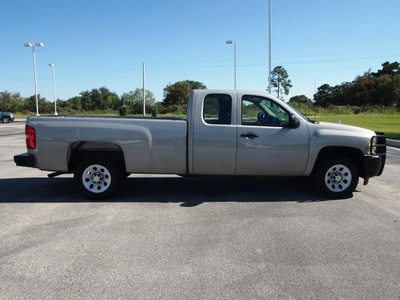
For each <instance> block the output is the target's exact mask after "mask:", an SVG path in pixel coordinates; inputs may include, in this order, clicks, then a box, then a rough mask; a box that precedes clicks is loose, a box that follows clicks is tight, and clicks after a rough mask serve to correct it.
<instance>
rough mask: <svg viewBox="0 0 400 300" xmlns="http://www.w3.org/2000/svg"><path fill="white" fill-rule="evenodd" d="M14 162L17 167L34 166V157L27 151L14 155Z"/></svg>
mask: <svg viewBox="0 0 400 300" xmlns="http://www.w3.org/2000/svg"><path fill="white" fill-rule="evenodd" d="M14 162H15V164H16V165H17V166H19V167H30V168H34V167H35V157H34V156H33V155H32V154H29V153H22V154H19V155H15V156H14Z"/></svg>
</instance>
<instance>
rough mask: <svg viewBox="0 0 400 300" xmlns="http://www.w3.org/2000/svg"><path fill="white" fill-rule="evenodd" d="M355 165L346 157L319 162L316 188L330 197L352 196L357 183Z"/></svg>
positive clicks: (357, 174)
mask: <svg viewBox="0 0 400 300" xmlns="http://www.w3.org/2000/svg"><path fill="white" fill-rule="evenodd" d="M358 177H359V172H358V168H357V165H356V164H355V163H354V162H353V161H352V160H351V159H349V158H347V157H334V158H329V159H327V160H326V161H324V162H321V163H320V164H319V166H318V167H317V172H316V184H317V188H318V189H319V190H320V191H321V192H322V193H323V194H325V195H327V196H328V197H331V198H337V199H343V198H349V197H351V196H352V194H353V192H354V190H355V189H356V187H357V185H358Z"/></svg>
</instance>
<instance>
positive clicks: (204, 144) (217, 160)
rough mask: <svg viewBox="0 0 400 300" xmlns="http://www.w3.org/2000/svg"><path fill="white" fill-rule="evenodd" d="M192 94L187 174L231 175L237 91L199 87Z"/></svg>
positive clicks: (234, 141)
mask: <svg viewBox="0 0 400 300" xmlns="http://www.w3.org/2000/svg"><path fill="white" fill-rule="evenodd" d="M194 95H195V97H196V98H195V99H191V101H192V103H191V104H192V106H191V107H189V108H188V109H189V112H190V115H188V117H189V120H190V121H189V123H190V124H189V131H190V132H189V136H190V139H189V151H190V152H191V153H189V162H188V163H189V174H196V175H234V172H235V161H236V106H237V105H236V104H237V96H236V95H237V92H235V91H207V90H204V91H203V90H198V91H197V92H196V93H195V94H194ZM193 97H194V96H193ZM190 154H191V155H190Z"/></svg>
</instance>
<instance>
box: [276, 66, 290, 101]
mask: <svg viewBox="0 0 400 300" xmlns="http://www.w3.org/2000/svg"><path fill="white" fill-rule="evenodd" d="M288 78H289V75H288V73H287V72H286V70H285V69H284V68H283V67H282V66H277V67H275V68H274V69H273V70H272V72H271V85H272V87H274V88H276V90H275V92H277V97H278V98H279V97H280V96H281V94H285V95H288V94H289V89H290V88H291V87H292V83H291V81H290V79H288ZM282 98H283V96H282Z"/></svg>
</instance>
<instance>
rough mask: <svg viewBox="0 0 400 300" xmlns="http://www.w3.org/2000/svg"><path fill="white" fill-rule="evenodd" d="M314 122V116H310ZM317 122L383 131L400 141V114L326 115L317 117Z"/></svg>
mask: <svg viewBox="0 0 400 300" xmlns="http://www.w3.org/2000/svg"><path fill="white" fill-rule="evenodd" d="M309 118H310V119H311V120H314V116H309ZM315 120H317V121H323V122H333V123H339V120H340V121H341V123H342V124H347V125H353V126H358V127H363V128H367V129H371V130H374V131H382V132H384V133H386V137H387V138H389V139H395V140H400V114H399V113H395V114H379V113H360V114H346V115H335V114H324V115H319V116H316V118H315Z"/></svg>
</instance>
